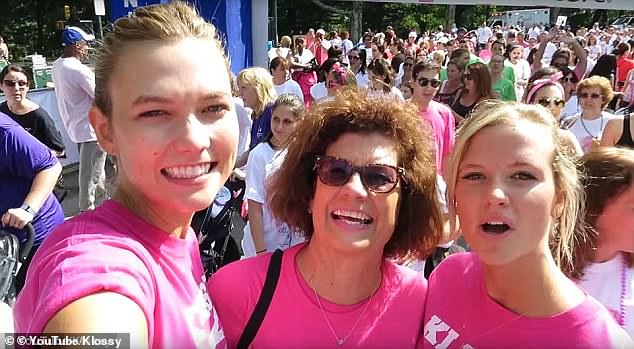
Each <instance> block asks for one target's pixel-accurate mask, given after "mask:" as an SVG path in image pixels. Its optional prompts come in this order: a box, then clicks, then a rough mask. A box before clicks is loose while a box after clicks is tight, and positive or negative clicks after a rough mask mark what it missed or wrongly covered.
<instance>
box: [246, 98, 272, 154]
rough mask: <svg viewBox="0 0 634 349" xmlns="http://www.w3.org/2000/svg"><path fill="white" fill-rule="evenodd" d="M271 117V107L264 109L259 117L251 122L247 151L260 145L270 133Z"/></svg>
mask: <svg viewBox="0 0 634 349" xmlns="http://www.w3.org/2000/svg"><path fill="white" fill-rule="evenodd" d="M272 116H273V105H272V104H271V105H269V106H267V107H266V108H264V111H263V112H262V114H261V115H260V116H258V117H257V118H255V119H254V120H253V124H252V125H251V143H250V144H249V150H250V149H253V148H255V146H256V145H258V144H260V143H261V142H262V141H263V140H264V139H265V138H266V136H268V135H269V133H270V132H271V117H272Z"/></svg>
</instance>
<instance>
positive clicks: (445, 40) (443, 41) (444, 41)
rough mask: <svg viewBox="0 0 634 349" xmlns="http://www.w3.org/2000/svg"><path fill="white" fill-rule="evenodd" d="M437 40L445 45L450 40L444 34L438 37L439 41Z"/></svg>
mask: <svg viewBox="0 0 634 349" xmlns="http://www.w3.org/2000/svg"><path fill="white" fill-rule="evenodd" d="M437 42H439V43H441V44H443V45H445V44H446V43H448V42H449V39H447V38H446V37H444V36H443V37H442V38H440V39H438V41H437Z"/></svg>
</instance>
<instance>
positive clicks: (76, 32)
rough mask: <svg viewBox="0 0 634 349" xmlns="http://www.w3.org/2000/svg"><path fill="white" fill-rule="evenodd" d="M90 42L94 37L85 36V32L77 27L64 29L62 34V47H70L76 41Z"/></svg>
mask: <svg viewBox="0 0 634 349" xmlns="http://www.w3.org/2000/svg"><path fill="white" fill-rule="evenodd" d="M82 40H84V41H92V40H95V36H94V35H90V34H87V33H86V32H85V31H83V30H81V29H79V28H77V27H66V29H64V31H63V32H62V45H64V46H66V45H72V44H74V43H76V42H78V41H82Z"/></svg>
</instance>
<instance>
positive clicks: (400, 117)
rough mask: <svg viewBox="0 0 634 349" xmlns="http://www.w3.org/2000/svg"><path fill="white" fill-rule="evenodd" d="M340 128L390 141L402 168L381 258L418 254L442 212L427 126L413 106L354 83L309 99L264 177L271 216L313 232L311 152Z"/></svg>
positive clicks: (434, 235)
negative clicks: (276, 165) (327, 96)
mask: <svg viewBox="0 0 634 349" xmlns="http://www.w3.org/2000/svg"><path fill="white" fill-rule="evenodd" d="M346 133H357V134H370V133H379V134H381V135H384V136H386V137H387V138H388V139H391V140H393V142H394V146H395V149H396V152H397V154H398V160H399V166H401V167H403V168H404V169H405V173H404V174H403V177H402V182H403V183H402V184H403V187H402V188H403V189H402V191H401V198H400V200H401V202H400V205H399V212H398V222H397V224H396V227H395V229H394V233H393V234H392V237H391V238H390V240H389V241H388V242H387V244H386V245H385V247H384V250H383V256H384V257H386V258H396V259H403V258H412V257H418V258H422V257H424V256H426V255H427V253H429V251H431V250H432V249H433V248H434V247H435V246H436V244H437V243H438V242H439V240H440V237H441V233H442V226H443V220H442V214H441V210H440V205H439V203H438V197H437V194H436V165H435V160H434V159H435V157H434V148H433V143H432V141H431V137H430V134H429V131H428V130H427V128H426V127H425V126H424V124H423V123H422V122H421V119H420V117H419V115H418V112H417V110H416V108H415V107H414V106H413V105H410V104H404V103H403V102H402V101H400V100H397V99H395V98H394V97H391V96H370V95H369V94H368V93H367V92H365V91H361V90H357V89H354V88H346V89H343V90H341V91H339V92H338V93H337V94H336V95H335V99H334V100H332V101H326V102H321V103H318V104H315V105H314V106H312V107H311V109H310V110H309V111H308V113H307V115H306V116H305V117H304V119H303V120H302V121H301V122H300V123H299V124H298V126H297V128H296V129H295V132H294V134H293V135H292V136H291V137H289V140H288V141H287V147H288V153H287V154H286V157H285V158H284V162H283V163H282V165H281V167H280V169H279V170H278V171H277V172H275V174H274V175H273V176H272V178H271V179H270V181H269V183H268V186H267V192H269V193H272V195H270V196H269V206H270V208H271V213H272V215H273V216H274V217H275V218H277V219H278V220H280V221H282V222H285V223H286V224H288V226H289V227H290V228H291V229H293V230H294V231H296V232H302V233H303V234H304V235H306V236H307V237H310V236H312V234H313V232H314V227H313V220H312V215H311V213H310V212H309V205H310V202H311V200H312V199H313V197H314V195H315V188H316V181H317V176H316V174H315V170H314V167H315V156H317V155H324V154H325V153H326V150H327V148H328V146H329V145H330V144H332V143H333V142H335V141H336V140H337V139H338V138H339V137H340V136H341V135H343V134H346Z"/></svg>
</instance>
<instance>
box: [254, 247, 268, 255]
mask: <svg viewBox="0 0 634 349" xmlns="http://www.w3.org/2000/svg"><path fill="white" fill-rule="evenodd" d="M262 252H266V248H263V249H261V250H259V251H255V253H256V254H258V253H262Z"/></svg>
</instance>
